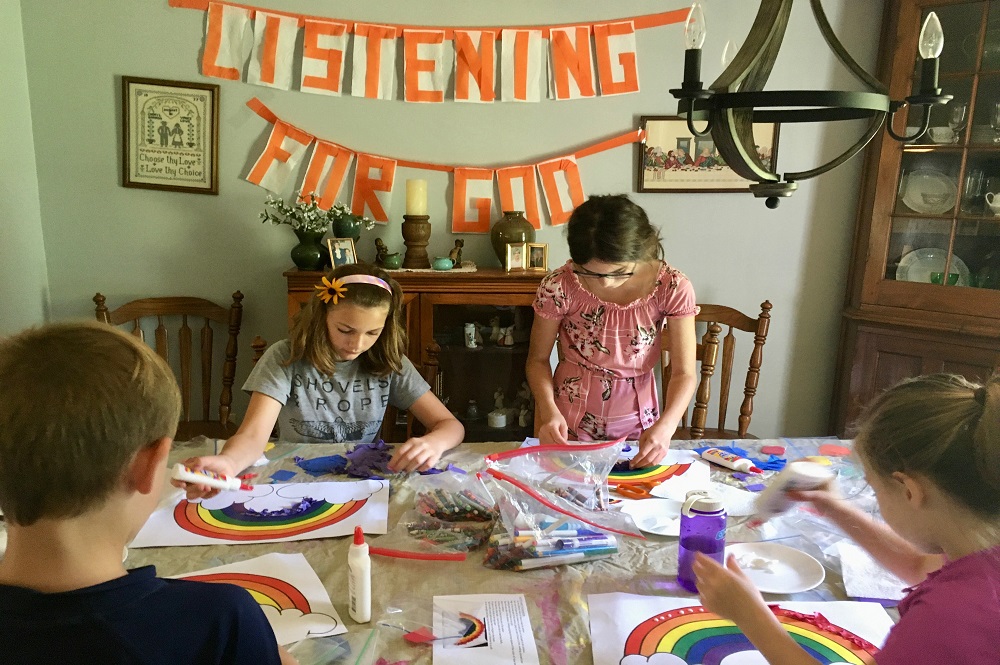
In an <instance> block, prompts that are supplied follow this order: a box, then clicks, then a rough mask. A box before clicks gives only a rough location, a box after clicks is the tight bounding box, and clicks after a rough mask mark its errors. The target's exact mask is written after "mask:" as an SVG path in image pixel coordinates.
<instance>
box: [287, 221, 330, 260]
mask: <svg viewBox="0 0 1000 665" xmlns="http://www.w3.org/2000/svg"><path fill="white" fill-rule="evenodd" d="M293 231H295V237H296V238H298V239H299V244H297V245H296V246H295V247H292V263H294V264H295V267H297V268H298V269H299V270H322V269H323V265H324V263H325V262H326V257H327V254H328V253H327V251H326V250H325V248H324V247H323V236H325V235H326V231H304V230H302V229H293Z"/></svg>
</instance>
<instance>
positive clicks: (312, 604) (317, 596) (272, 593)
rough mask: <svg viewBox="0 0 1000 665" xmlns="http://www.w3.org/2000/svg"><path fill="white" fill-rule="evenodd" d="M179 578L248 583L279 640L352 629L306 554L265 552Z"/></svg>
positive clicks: (241, 585) (336, 632) (246, 586)
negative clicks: (338, 612) (342, 616)
mask: <svg viewBox="0 0 1000 665" xmlns="http://www.w3.org/2000/svg"><path fill="white" fill-rule="evenodd" d="M174 579H182V580H193V581H198V582H211V583H223V584H235V585H236V586H238V587H243V588H244V589H246V590H247V591H248V592H249V593H250V595H251V596H253V599H254V600H256V601H257V604H258V605H260V607H261V609H262V610H264V616H266V617H267V621H268V623H270V624H271V628H273V629H274V636H275V637H276V638H277V639H278V644H291V643H292V642H298V641H300V640H304V639H306V638H309V637H326V636H328V635H340V634H341V633H346V632H347V628H346V627H345V626H344V622H343V621H341V620H340V616H339V615H338V614H337V610H335V609H334V608H333V603H331V602H330V595H329V594H328V593H327V592H326V589H324V588H323V583H322V582H320V580H319V577H318V576H317V575H316V572H315V571H314V570H313V569H312V566H310V565H309V562H308V561H306V558H305V556H303V555H302V554H265V555H264V556H260V557H257V558H256V559H250V560H249V561H241V562H239V563H234V564H230V565H228V566H218V567H216V568H209V569H207V570H199V571H197V572H193V573H185V574H184V575H177V576H175V578H174Z"/></svg>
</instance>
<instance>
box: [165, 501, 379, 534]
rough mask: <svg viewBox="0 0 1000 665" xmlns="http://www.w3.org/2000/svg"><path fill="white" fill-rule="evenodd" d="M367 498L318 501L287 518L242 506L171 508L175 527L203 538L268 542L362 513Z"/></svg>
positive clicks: (182, 504) (191, 504)
mask: <svg viewBox="0 0 1000 665" xmlns="http://www.w3.org/2000/svg"><path fill="white" fill-rule="evenodd" d="M366 501H367V499H360V500H356V501H346V502H344V503H330V502H328V501H326V500H320V501H317V502H315V503H313V504H312V505H310V506H309V507H308V508H307V509H306V510H303V511H302V512H300V513H297V514H294V515H289V516H287V517H277V516H273V515H261V514H259V513H257V512H255V511H250V510H248V509H247V507H246V504H244V503H234V504H231V505H229V506H226V507H225V508H217V509H214V510H212V509H209V508H206V507H205V505H204V504H203V503H197V502H193V501H187V500H183V501H181V502H180V503H178V504H177V506H176V507H175V508H174V520H175V521H176V522H177V526H179V527H180V528H182V529H184V530H185V531H190V532H191V533H194V534H197V535H199V536H205V537H206V538H221V539H224V540H239V541H264V540H267V541H270V540H272V539H275V538H291V537H293V536H300V535H302V534H307V533H309V532H310V531H316V530H318V529H323V528H325V527H329V526H333V525H335V524H337V523H338V522H341V521H343V520H345V519H347V518H348V517H350V516H351V515H354V514H355V513H357V512H358V511H359V510H361V509H362V508H363V507H364V505H365V503H366Z"/></svg>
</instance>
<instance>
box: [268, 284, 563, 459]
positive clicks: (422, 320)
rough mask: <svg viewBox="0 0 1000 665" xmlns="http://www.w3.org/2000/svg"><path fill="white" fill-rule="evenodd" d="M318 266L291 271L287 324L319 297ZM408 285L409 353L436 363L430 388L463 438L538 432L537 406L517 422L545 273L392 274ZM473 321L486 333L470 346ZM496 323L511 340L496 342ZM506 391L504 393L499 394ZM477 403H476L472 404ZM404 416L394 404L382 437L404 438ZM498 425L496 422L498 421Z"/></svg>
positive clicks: (512, 438)
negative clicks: (501, 421)
mask: <svg viewBox="0 0 1000 665" xmlns="http://www.w3.org/2000/svg"><path fill="white" fill-rule="evenodd" d="M322 275H323V273H321V272H310V271H304V270H299V269H297V268H296V269H292V270H289V271H288V272H286V273H284V276H285V278H286V279H287V280H288V325H289V328H290V327H291V324H292V319H293V318H294V316H295V314H296V313H297V312H298V311H299V309H300V308H301V307H302V305H303V304H304V303H305V302H307V301H308V299H309V298H312V297H314V294H315V293H316V290H315V289H314V288H313V287H314V286H315V285H316V284H318V283H319V281H320V277H322ZM392 276H393V278H394V279H396V281H398V282H399V284H400V286H402V287H403V293H404V294H405V296H404V307H405V308H406V312H405V317H406V328H407V334H408V338H409V348H408V352H407V356H408V357H409V358H410V360H411V361H412V362H413V364H414V365H417V366H418V367H420V366H423V365H425V364H427V363H428V362H431V363H433V362H436V363H437V368H438V369H437V379H436V381H435V385H433V386H432V388H433V390H434V391H435V393H437V395H438V397H440V398H441V399H442V401H444V402H445V404H446V405H447V406H448V408H449V409H450V410H451V411H452V413H454V414H455V415H456V416H457V417H458V419H459V420H461V421H462V424H463V425H465V440H466V441H520V440H522V439H524V437H526V436H531V435H532V434H533V431H534V413H533V409H531V408H529V409H527V416H526V417H527V421H526V423H525V425H524V426H521V425H520V423H519V418H520V415H521V407H522V406H523V405H524V395H525V393H524V390H525V388H526V386H527V384H526V383H525V381H526V377H525V373H524V365H525V361H526V360H527V358H528V338H529V336H530V335H531V324H532V321H533V319H534V311H533V310H532V308H531V303H532V302H534V299H535V291H536V290H537V289H538V284H539V283H540V282H541V280H542V277H544V276H545V273H544V272H543V271H518V272H511V273H506V272H504V271H503V270H499V269H479V270H477V271H476V272H471V273H470V272H447V271H442V272H402V271H401V272H393V273H392ZM469 323H472V324H474V327H475V330H476V331H477V332H479V334H480V336H481V337H482V343H481V344H480V345H477V347H476V348H468V347H467V346H466V344H465V326H466V324H469ZM494 323H495V324H496V326H499V327H500V328H508V327H511V326H513V330H512V332H511V339H510V340H508V341H511V342H512V344H511V345H509V346H508V345H501V344H498V343H497V341H496V340H495V339H492V338H494V337H495V335H494V328H495V326H494ZM498 393H502V394H498ZM497 399H499V400H500V401H501V403H502V404H503V407H504V411H505V415H506V425H505V426H504V427H499V428H498V427H490V426H489V422H488V418H487V414H489V412H490V411H494V410H496V403H497ZM473 403H475V409H472V408H471V407H472V404H473ZM405 418H406V414H397V413H395V409H390V410H389V412H388V413H387V414H386V419H385V424H384V425H383V428H382V436H383V438H384V439H385V440H386V441H388V442H399V441H404V440H405V439H406V432H407V423H406V419H405ZM494 424H495V423H494Z"/></svg>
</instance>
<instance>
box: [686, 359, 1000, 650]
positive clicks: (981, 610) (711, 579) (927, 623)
mask: <svg viewBox="0 0 1000 665" xmlns="http://www.w3.org/2000/svg"><path fill="white" fill-rule="evenodd" d="M854 448H855V450H856V452H857V454H858V457H859V458H860V459H861V462H862V464H863V465H864V470H865V477H866V478H867V480H868V483H869V484H870V485H871V486H872V489H874V490H875V498H876V499H878V506H879V510H880V511H881V513H882V517H883V518H884V519H885V522H884V523H883V522H881V521H878V522H876V521H874V520H873V519H872V518H871V517H870V516H869V515H868V513H866V512H863V511H862V510H860V509H859V508H857V507H856V506H854V505H852V503H851V502H849V501H845V500H844V498H843V497H842V496H840V494H839V493H837V490H836V487H835V482H833V481H831V483H830V484H829V485H828V486H827V487H825V488H823V489H820V490H814V491H809V492H795V493H790V494H789V496H790V497H792V498H795V499H799V500H803V501H810V502H812V505H813V507H814V508H816V510H817V511H818V512H819V513H821V514H823V515H824V516H826V518H827V519H829V520H830V521H831V522H833V523H834V524H836V525H837V526H838V527H840V529H841V530H842V531H843V532H844V533H846V534H848V535H849V536H850V537H851V538H852V539H854V540H855V541H856V542H857V543H858V544H859V545H861V546H862V547H864V548H865V549H866V550H868V553H869V554H871V555H872V557H873V558H875V559H876V560H877V561H878V562H879V563H881V564H882V565H883V566H884V567H885V568H887V569H888V570H890V571H892V572H893V573H895V574H896V575H897V576H898V577H900V578H901V579H902V580H904V581H906V582H908V583H910V584H911V585H912V586H911V587H910V588H909V589H908V590H907V591H908V593H907V595H906V597H905V598H903V600H902V601H901V602H900V603H899V623H897V624H896V626H895V627H894V628H893V629H892V630H891V631H890V632H889V637H888V639H886V642H885V645H884V646H883V647H882V650H881V651H880V652H879V653H877V654H875V662H876V663H878V665H917V664H920V663H948V665H996V664H997V663H1000V374H995V375H994V376H993V378H992V379H990V380H989V381H988V382H987V383H986V385H985V386H977V385H975V384H972V383H969V382H968V381H966V380H965V379H964V378H962V377H960V376H954V375H949V374H933V375H930V376H922V377H919V378H916V379H908V380H906V381H903V382H902V383H900V384H899V385H897V386H895V387H893V388H890V389H889V390H887V391H886V392H884V393H882V395H880V396H879V397H878V398H876V400H875V402H874V403H873V404H872V405H871V406H869V407H868V410H867V412H866V413H865V414H864V416H863V417H862V419H861V423H860V427H859V431H858V434H857V438H856V439H855V441H854ZM694 571H695V575H696V578H697V585H698V591H699V593H700V594H701V602H702V605H704V606H705V607H706V608H707V609H709V610H711V611H712V612H715V613H717V614H719V615H721V616H723V617H725V618H728V619H730V620H732V621H734V622H735V623H736V625H737V626H738V627H739V629H740V630H741V631H743V633H744V634H745V635H746V636H747V637H748V638H749V639H750V641H751V642H753V644H754V646H756V647H757V649H758V650H759V651H760V652H761V654H762V655H763V656H764V657H765V658H766V659H767V662H769V663H791V664H794V665H815V664H816V663H817V662H819V661H817V660H816V659H814V658H813V657H812V656H810V655H809V654H808V653H806V651H805V650H804V649H803V648H802V647H801V646H799V644H798V643H797V642H795V641H794V640H793V639H792V638H791V636H790V635H789V634H788V633H787V632H785V630H784V629H783V628H782V627H781V624H780V623H778V620H777V619H776V618H775V616H774V614H773V613H772V612H771V611H770V610H769V609H768V607H767V604H766V602H765V601H764V599H763V598H761V595H760V592H759V591H757V590H756V589H755V588H754V586H753V582H751V581H750V580H749V579H748V578H747V577H746V575H744V574H743V571H741V570H740V568H739V565H738V564H737V563H736V561H735V559H733V558H732V557H730V559H729V560H728V561H727V562H726V567H723V566H720V565H719V564H717V563H716V562H715V561H712V560H711V559H709V558H708V557H706V556H704V555H702V554H699V555H698V558H697V560H696V561H695V564H694Z"/></svg>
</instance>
